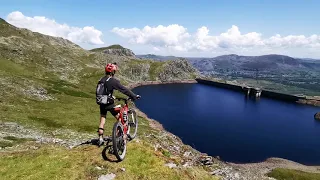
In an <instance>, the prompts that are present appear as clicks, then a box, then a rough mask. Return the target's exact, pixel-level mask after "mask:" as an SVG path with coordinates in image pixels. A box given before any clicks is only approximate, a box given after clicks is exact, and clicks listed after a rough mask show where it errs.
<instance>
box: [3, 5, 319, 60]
mask: <svg viewBox="0 0 320 180" xmlns="http://www.w3.org/2000/svg"><path fill="white" fill-rule="evenodd" d="M0 4H1V6H0V17H2V18H4V19H6V20H8V15H9V14H10V13H12V12H16V11H19V12H21V13H22V14H23V16H24V17H30V18H33V17H35V16H43V17H45V18H46V19H47V20H55V22H56V23H57V24H60V25H61V24H67V25H68V26H69V27H78V28H84V27H86V26H93V27H94V29H91V30H92V31H91V30H90V32H88V33H87V34H86V35H85V36H86V38H84V39H83V38H82V39H77V38H79V37H80V35H79V36H77V37H75V36H74V35H72V37H71V35H68V36H67V35H65V33H64V32H63V33H62V32H61V33H58V34H50V33H49V35H55V36H62V37H64V38H68V39H70V40H72V41H73V42H75V43H77V44H79V45H81V46H82V47H84V48H86V49H91V48H95V47H101V46H107V45H110V44H121V45H123V46H125V47H128V48H130V49H132V50H133V51H134V52H135V53H136V54H141V53H155V54H161V55H179V56H216V55H221V54H228V53H237V54H242V55H260V54H267V53H279V54H286V55H290V56H298V57H313V58H320V53H319V49H320V11H319V8H320V1H316V0H308V1H303V0H300V1H298V0H291V1H289V0H281V1H276V0H261V1H258V0H256V1H254V0H242V1H240V0H234V1H231V0H224V1H215V0H211V1H209V0H208V1H204V0H198V1H189V0H185V1H180V0H176V1H167V0H162V1H144V0H143V1H129V0H128V1H125V0H123V1H121V2H120V1H119V2H116V1H99V0H96V1H88V0H86V1H85V0H77V1H66V0H65V1H62V0H56V1H45V0H29V1H26V0H20V1H17V0H11V1H1V2H0ZM21 21H23V20H21V18H20V21H19V19H17V18H16V17H15V16H11V21H9V22H10V23H12V24H14V25H16V26H18V27H25V28H29V29H31V30H33V31H38V32H42V31H43V32H42V33H44V34H48V31H50V30H48V29H43V28H41V27H38V26H37V25H36V24H37V23H36V22H34V21H37V20H32V19H31V20H30V22H29V24H27V23H26V22H25V21H24V22H21ZM38 24H39V23H38ZM175 24H176V25H177V26H172V27H171V26H170V25H175ZM160 25H161V27H159V26H160ZM233 25H234V26H235V27H233ZM146 26H149V27H150V28H151V29H148V28H147V29H145V27H146ZM169 26H170V27H169ZM202 27H205V28H203V29H202V31H200V28H202ZM52 28H55V26H52ZM115 28H118V29H115ZM133 28H136V29H133ZM94 30H97V31H99V32H101V35H98V34H95V33H96V32H95V31H94ZM207 30H209V33H206V31H207ZM228 30H230V31H229V33H228ZM68 32H69V33H70V32H73V30H68ZM238 32H241V33H240V34H239V33H238ZM81 33H82V31H81ZM222 33H225V35H221V34H222ZM248 33H249V34H248ZM252 33H257V34H252ZM62 34H63V35H62ZM90 34H91V35H93V36H94V37H93V38H94V39H95V40H92V38H91V36H90ZM276 34H279V35H280V37H278V38H272V37H275V36H276ZM301 35H303V37H301ZM312 35H315V36H312ZM311 36H312V37H311ZM81 37H82V36H81ZM97 39H99V40H97ZM101 42H103V43H104V44H102V43H101Z"/></svg>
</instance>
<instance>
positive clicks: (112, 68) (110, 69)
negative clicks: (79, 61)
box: [105, 63, 118, 76]
mask: <svg viewBox="0 0 320 180" xmlns="http://www.w3.org/2000/svg"><path fill="white" fill-rule="evenodd" d="M117 70H118V66H117V63H108V64H107V65H106V67H105V71H106V75H111V76H114V74H115V73H116V71H117Z"/></svg>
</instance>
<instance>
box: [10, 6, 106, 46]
mask: <svg viewBox="0 0 320 180" xmlns="http://www.w3.org/2000/svg"><path fill="white" fill-rule="evenodd" d="M6 20H7V21H8V22H9V23H10V24H13V25H15V26H17V27H20V28H26V29H30V30H31V31H35V32H39V33H42V34H46V35H50V36H56V37H62V38H65V39H68V40H70V41H72V42H75V43H88V44H92V45H97V44H104V42H103V41H102V40H101V36H102V32H101V31H99V30H97V29H95V28H94V27H93V26H85V27H83V28H79V27H70V26H68V25H67V24H59V23H57V22H56V21H55V20H53V19H48V18H46V17H43V16H34V17H28V16H25V15H23V14H22V13H21V12H19V11H15V12H12V13H10V14H9V15H8V16H7V19H6Z"/></svg>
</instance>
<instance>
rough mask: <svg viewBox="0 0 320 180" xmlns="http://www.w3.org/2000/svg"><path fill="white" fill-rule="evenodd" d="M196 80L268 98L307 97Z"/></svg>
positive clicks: (287, 99)
mask: <svg viewBox="0 0 320 180" xmlns="http://www.w3.org/2000/svg"><path fill="white" fill-rule="evenodd" d="M196 81H197V82H198V83H199V84H207V85H211V86H215V87H220V88H225V89H230V90H235V91H239V92H243V93H245V94H247V95H253V96H255V97H257V98H258V97H260V96H261V97H267V98H272V99H278V100H283V101H292V102H298V101H299V100H303V99H306V98H305V97H300V96H295V95H290V94H284V93H278V92H273V91H268V90H264V89H258V88H253V87H247V86H239V85H234V84H227V83H221V82H216V81H210V80H205V79H196Z"/></svg>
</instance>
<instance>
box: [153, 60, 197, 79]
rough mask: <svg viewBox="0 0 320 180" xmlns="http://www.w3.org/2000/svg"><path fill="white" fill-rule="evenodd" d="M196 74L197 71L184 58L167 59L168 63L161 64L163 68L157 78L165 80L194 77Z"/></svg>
mask: <svg viewBox="0 0 320 180" xmlns="http://www.w3.org/2000/svg"><path fill="white" fill-rule="evenodd" d="M198 74H199V73H198V71H197V70H196V69H195V68H194V67H192V66H191V65H190V64H189V62H188V61H187V60H186V59H179V60H175V61H168V63H166V64H164V65H163V69H162V71H161V73H160V74H159V80H160V81H162V82H167V81H174V80H178V79H195V78H196V77H197V75H198ZM191 76H193V77H191Z"/></svg>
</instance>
